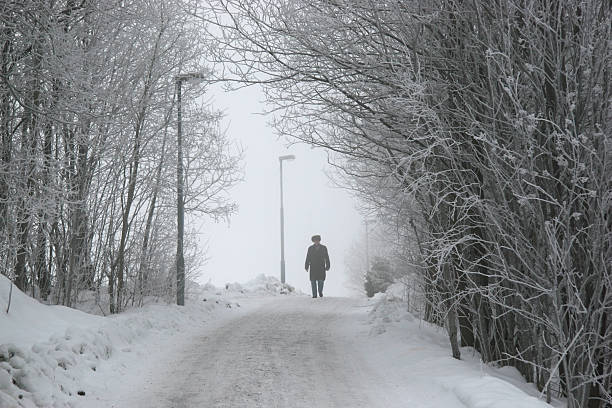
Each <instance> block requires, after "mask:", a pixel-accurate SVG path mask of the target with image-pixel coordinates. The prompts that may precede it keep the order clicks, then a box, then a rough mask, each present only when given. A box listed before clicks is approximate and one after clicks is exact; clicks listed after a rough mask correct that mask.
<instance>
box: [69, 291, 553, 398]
mask: <svg viewBox="0 0 612 408" xmlns="http://www.w3.org/2000/svg"><path fill="white" fill-rule="evenodd" d="M243 301H244V303H243V302H241V303H243V306H244V307H241V308H239V309H238V310H234V309H235V308H234V309H232V310H231V313H226V314H223V315H222V316H218V317H217V318H214V319H212V320H210V321H206V322H204V324H201V325H197V326H196V327H194V328H193V330H189V331H186V332H181V333H179V334H178V335H176V336H173V337H171V338H169V339H167V341H162V342H160V343H158V344H157V345H155V346H154V347H153V348H151V347H148V348H146V351H145V352H143V351H142V350H139V351H136V352H132V351H129V350H128V352H127V353H124V355H123V356H122V357H121V358H117V359H115V361H116V362H115V363H112V362H110V361H109V363H111V364H109V365H108V367H107V368H106V372H104V371H102V372H100V373H99V374H97V375H96V376H92V377H91V379H93V380H94V381H95V378H104V379H105V382H104V383H103V384H97V386H95V385H94V384H91V383H90V384H89V385H88V386H87V389H88V390H89V391H91V392H89V391H88V393H87V397H84V398H83V399H80V400H79V404H78V406H79V407H84V408H102V407H104V408H109V407H115V408H124V407H129V408H139V407H141V408H156V407H157V408H182V407H185V408H186V407H232V408H236V407H325V408H327V407H343V408H344V407H381V408H382V407H385V408H386V407H410V408H442V407H443V408H481V407H487V408H545V407H549V408H550V405H548V404H545V403H544V402H542V401H540V400H538V399H537V398H534V397H533V396H535V395H537V391H536V390H535V389H534V388H533V386H530V385H528V384H525V382H524V380H523V379H522V378H521V377H520V375H518V374H516V372H515V371H513V369H512V370H503V369H498V368H492V367H486V366H484V365H482V364H480V363H479V362H478V357H477V355H474V354H471V355H470V354H468V352H469V350H467V349H466V350H464V355H465V360H464V361H458V360H454V359H452V358H451V357H450V356H449V348H448V343H447V342H448V340H447V338H446V335H445V334H444V331H443V329H440V328H437V327H434V326H431V325H428V324H426V323H423V322H420V321H419V320H418V319H415V318H414V317H413V316H412V315H410V314H409V313H407V312H406V311H405V305H404V304H403V303H402V302H399V301H397V300H394V298H389V300H386V297H383V298H382V301H379V302H378V303H375V304H374V305H373V304H372V303H371V302H368V301H367V300H364V299H348V298H333V297H331V298H329V297H326V298H323V299H312V298H310V297H305V296H276V297H260V298H250V299H243ZM116 363H120V364H119V365H116ZM113 364H115V366H113ZM109 370H110V374H109ZM112 370H115V372H117V375H113V374H112ZM98 375H99V376H100V377H98ZM96 388H97V390H96ZM529 394H531V396H530V395H529Z"/></svg>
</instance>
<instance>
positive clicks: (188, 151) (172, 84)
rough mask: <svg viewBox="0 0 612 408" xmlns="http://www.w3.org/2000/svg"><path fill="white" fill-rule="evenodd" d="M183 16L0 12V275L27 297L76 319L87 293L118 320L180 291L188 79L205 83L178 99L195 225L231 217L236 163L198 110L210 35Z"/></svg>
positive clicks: (29, 5) (125, 8) (179, 6)
mask: <svg viewBox="0 0 612 408" xmlns="http://www.w3.org/2000/svg"><path fill="white" fill-rule="evenodd" d="M183 6H184V4H183V3H182V2H180V1H179V0H177V1H170V2H161V3H160V2H149V1H141V0H130V1H123V0H122V1H111V2H108V1H106V2H99V1H84V2H76V1H73V0H64V1H55V2H43V1H38V0H30V1H24V2H8V3H6V4H5V3H2V5H1V6H0V20H1V21H2V25H1V26H0V50H1V53H0V70H1V76H0V128H1V130H0V132H1V133H2V147H1V154H0V156H1V159H0V160H1V162H0V237H1V238H0V259H1V260H2V265H1V272H2V273H3V274H5V275H7V276H9V277H11V278H12V279H13V280H14V281H15V283H16V284H17V286H18V287H20V288H21V289H22V290H24V291H30V292H31V293H32V294H33V295H35V296H37V297H41V298H43V299H47V300H48V301H49V302H52V303H59V304H64V305H68V306H72V305H74V304H75V302H76V301H77V299H78V296H79V294H80V293H81V292H82V291H84V290H93V291H94V292H95V293H96V296H97V297H99V298H102V297H107V298H108V303H107V304H108V307H109V311H110V312H119V311H121V310H122V309H123V308H124V307H126V306H127V305H128V304H140V303H142V300H143V298H144V297H146V296H149V295H153V296H160V297H161V296H165V295H167V294H168V292H170V291H171V290H172V285H171V284H169V282H172V276H171V275H172V274H173V273H175V269H174V266H173V264H174V254H175V246H174V245H175V244H174V243H175V242H176V239H175V234H176V232H175V231H176V227H175V223H176V190H175V189H176V185H175V183H176V169H177V158H176V157H177V154H176V141H175V140H176V139H175V137H176V104H175V95H174V93H175V88H176V81H175V77H176V76H177V75H179V74H181V73H184V72H199V73H202V74H203V79H204V80H205V81H204V82H202V83H200V84H186V85H185V87H184V95H183V96H184V106H183V119H184V137H185V139H186V140H187V143H186V145H185V164H186V171H185V174H184V176H185V179H186V184H187V186H188V188H187V190H186V194H185V200H186V207H187V210H188V213H189V212H191V213H192V214H195V212H199V213H200V214H202V213H204V214H207V215H210V216H213V217H219V216H224V215H226V214H229V213H231V211H232V210H233V206H232V204H231V202H229V201H228V200H227V196H226V194H225V192H226V189H227V188H228V187H229V186H231V185H232V184H233V183H234V182H235V181H237V179H238V174H237V172H236V171H237V160H238V158H239V152H237V151H234V150H233V147H232V146H231V145H230V144H229V142H228V140H227V139H226V137H225V135H224V134H223V133H222V132H221V131H220V130H219V126H218V121H219V118H220V115H219V114H218V113H216V112H214V110H213V109H211V108H210V107H208V106H206V104H204V103H202V102H200V101H201V100H202V99H201V98H200V97H201V96H202V95H204V93H205V92H206V85H207V80H210V75H209V74H210V72H209V69H208V68H207V66H206V65H205V60H204V58H203V56H204V55H205V54H206V52H205V46H206V45H205V43H203V42H199V41H197V40H198V39H199V38H200V37H201V35H202V34H203V33H204V31H203V26H202V23H201V21H200V20H198V19H195V18H193V17H191V16H190V15H189V14H188V13H187V12H186V9H185V8H184V7H183ZM189 231H191V229H189ZM192 236H193V235H192V234H191V233H189V234H188V236H187V238H188V239H191V237H192ZM192 244H193V243H192V242H188V243H187V246H188V247H189V248H190V251H189V252H190V253H192V254H197V253H198V251H196V250H195V249H194V250H192V249H191V248H192ZM188 259H189V260H190V262H192V263H193V264H194V265H195V264H196V263H197V262H198V260H197V258H196V257H195V255H194V256H190V257H189V258H188ZM188 269H191V268H190V265H188ZM105 292H108V293H105Z"/></svg>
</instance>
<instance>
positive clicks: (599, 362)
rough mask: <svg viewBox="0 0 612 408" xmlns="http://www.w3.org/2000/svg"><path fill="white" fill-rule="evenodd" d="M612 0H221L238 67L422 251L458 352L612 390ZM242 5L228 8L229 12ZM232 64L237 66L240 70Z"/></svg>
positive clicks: (228, 47)
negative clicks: (466, 348) (468, 351)
mask: <svg viewBox="0 0 612 408" xmlns="http://www.w3.org/2000/svg"><path fill="white" fill-rule="evenodd" d="M611 12H612V11H611V6H610V2H609V1H604V0H593V1H587V2H584V1H578V0H554V1H548V0H547V1H544V0H532V1H524V0H504V1H489V0H475V1H469V2H468V1H461V0H414V1H399V0H393V1H373V0H278V1H267V0H253V1H249V2H244V1H239V0H218V1H214V2H212V6H211V7H205V8H204V9H202V10H200V13H201V14H200V17H201V18H202V19H203V20H206V21H208V22H210V23H213V24H215V25H216V26H217V28H216V29H215V30H219V29H220V30H222V32H223V36H222V37H220V38H222V41H221V43H220V44H218V48H217V53H216V56H217V60H218V61H219V62H223V63H225V67H226V69H227V71H226V75H227V76H228V77H231V78H234V79H236V80H239V81H240V80H241V81H244V82H246V83H248V82H259V83H262V84H263V85H264V88H265V92H266V95H267V99H268V102H269V103H270V104H272V108H271V110H272V111H274V112H275V120H274V123H275V125H276V128H277V130H278V132H279V134H281V135H285V136H288V137H289V138H294V139H295V138H297V139H299V140H302V141H304V142H306V143H309V144H312V145H315V146H321V147H324V148H326V149H329V150H330V151H333V152H335V153H336V154H335V157H336V162H335V164H336V166H337V167H338V168H339V170H340V172H342V173H343V174H344V175H345V177H344V179H345V181H346V183H347V186H348V187H349V188H351V189H353V190H354V191H355V192H357V193H358V194H359V195H360V196H361V197H363V198H364V199H365V200H366V202H367V203H368V205H369V207H370V208H371V209H373V210H376V211H377V212H378V214H379V215H380V217H381V218H382V219H384V220H385V222H387V223H388V224H389V225H392V226H393V227H394V228H395V229H396V231H397V234H398V239H397V242H398V243H400V245H401V246H405V248H406V249H410V250H411V251H412V253H413V255H414V256H413V259H414V260H416V261H418V262H416V265H417V266H418V270H419V275H420V278H421V279H422V282H423V291H424V292H425V297H426V299H427V307H426V310H425V318H426V319H428V320H430V321H433V322H437V323H440V324H444V325H445V326H446V328H447V330H448V333H449V339H450V344H451V348H452V354H453V356H454V357H456V358H460V355H461V349H460V346H472V347H474V348H475V349H477V350H478V351H479V352H480V354H481V356H482V359H483V360H484V361H485V362H496V363H498V364H501V365H512V366H515V367H517V368H518V369H519V370H520V372H521V373H522V374H523V375H524V376H525V377H526V378H527V380H528V381H531V382H534V383H535V384H536V385H537V387H538V389H540V390H542V392H543V393H545V394H547V395H548V397H549V398H550V397H552V396H554V395H555V394H557V392H559V393H560V394H561V395H562V396H564V397H566V398H567V400H568V405H569V407H570V408H578V407H589V408H603V407H604V406H608V405H609V404H610V403H611V402H612V397H611V395H610V390H611V389H612V382H611V380H612V324H610V323H611V322H610V320H611V319H612V317H611V316H612V292H611V290H612V278H611V270H612V155H611V152H612V132H611V128H610V124H611V120H612V116H611V113H612V112H611V109H610V100H611V96H612V95H611V92H610V91H611V86H612V85H611V84H612V81H611V80H610V69H609V68H610V61H611V57H612V54H611V52H610V38H611V35H610V34H611V32H610V31H611V23H612V21H611V18H610V17H611ZM228 16H229V17H228ZM232 74H233V76H232Z"/></svg>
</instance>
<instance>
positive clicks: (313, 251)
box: [304, 244, 330, 281]
mask: <svg viewBox="0 0 612 408" xmlns="http://www.w3.org/2000/svg"><path fill="white" fill-rule="evenodd" d="M329 266H330V265H329V254H328V253H327V247H326V246H325V245H321V244H319V245H314V244H313V245H311V246H309V247H308V253H307V254H306V263H305V264H304V267H305V268H306V270H308V267H310V280H311V281H313V280H325V271H329Z"/></svg>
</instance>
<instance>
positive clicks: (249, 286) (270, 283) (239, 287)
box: [225, 273, 296, 295]
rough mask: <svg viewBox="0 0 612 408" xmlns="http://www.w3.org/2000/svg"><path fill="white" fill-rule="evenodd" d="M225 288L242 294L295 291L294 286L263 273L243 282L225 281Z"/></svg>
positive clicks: (284, 293) (280, 293) (279, 293)
mask: <svg viewBox="0 0 612 408" xmlns="http://www.w3.org/2000/svg"><path fill="white" fill-rule="evenodd" d="M225 290H227V291H230V292H240V293H243V294H247V293H251V294H258V295H261V294H270V295H288V294H292V293H296V292H295V288H294V287H293V286H291V285H289V284H287V283H281V282H280V281H279V280H278V279H277V278H275V277H272V276H266V275H264V274H263V273H262V274H260V275H258V276H257V277H256V278H255V279H253V280H251V281H249V282H247V283H245V284H240V283H227V284H225Z"/></svg>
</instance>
